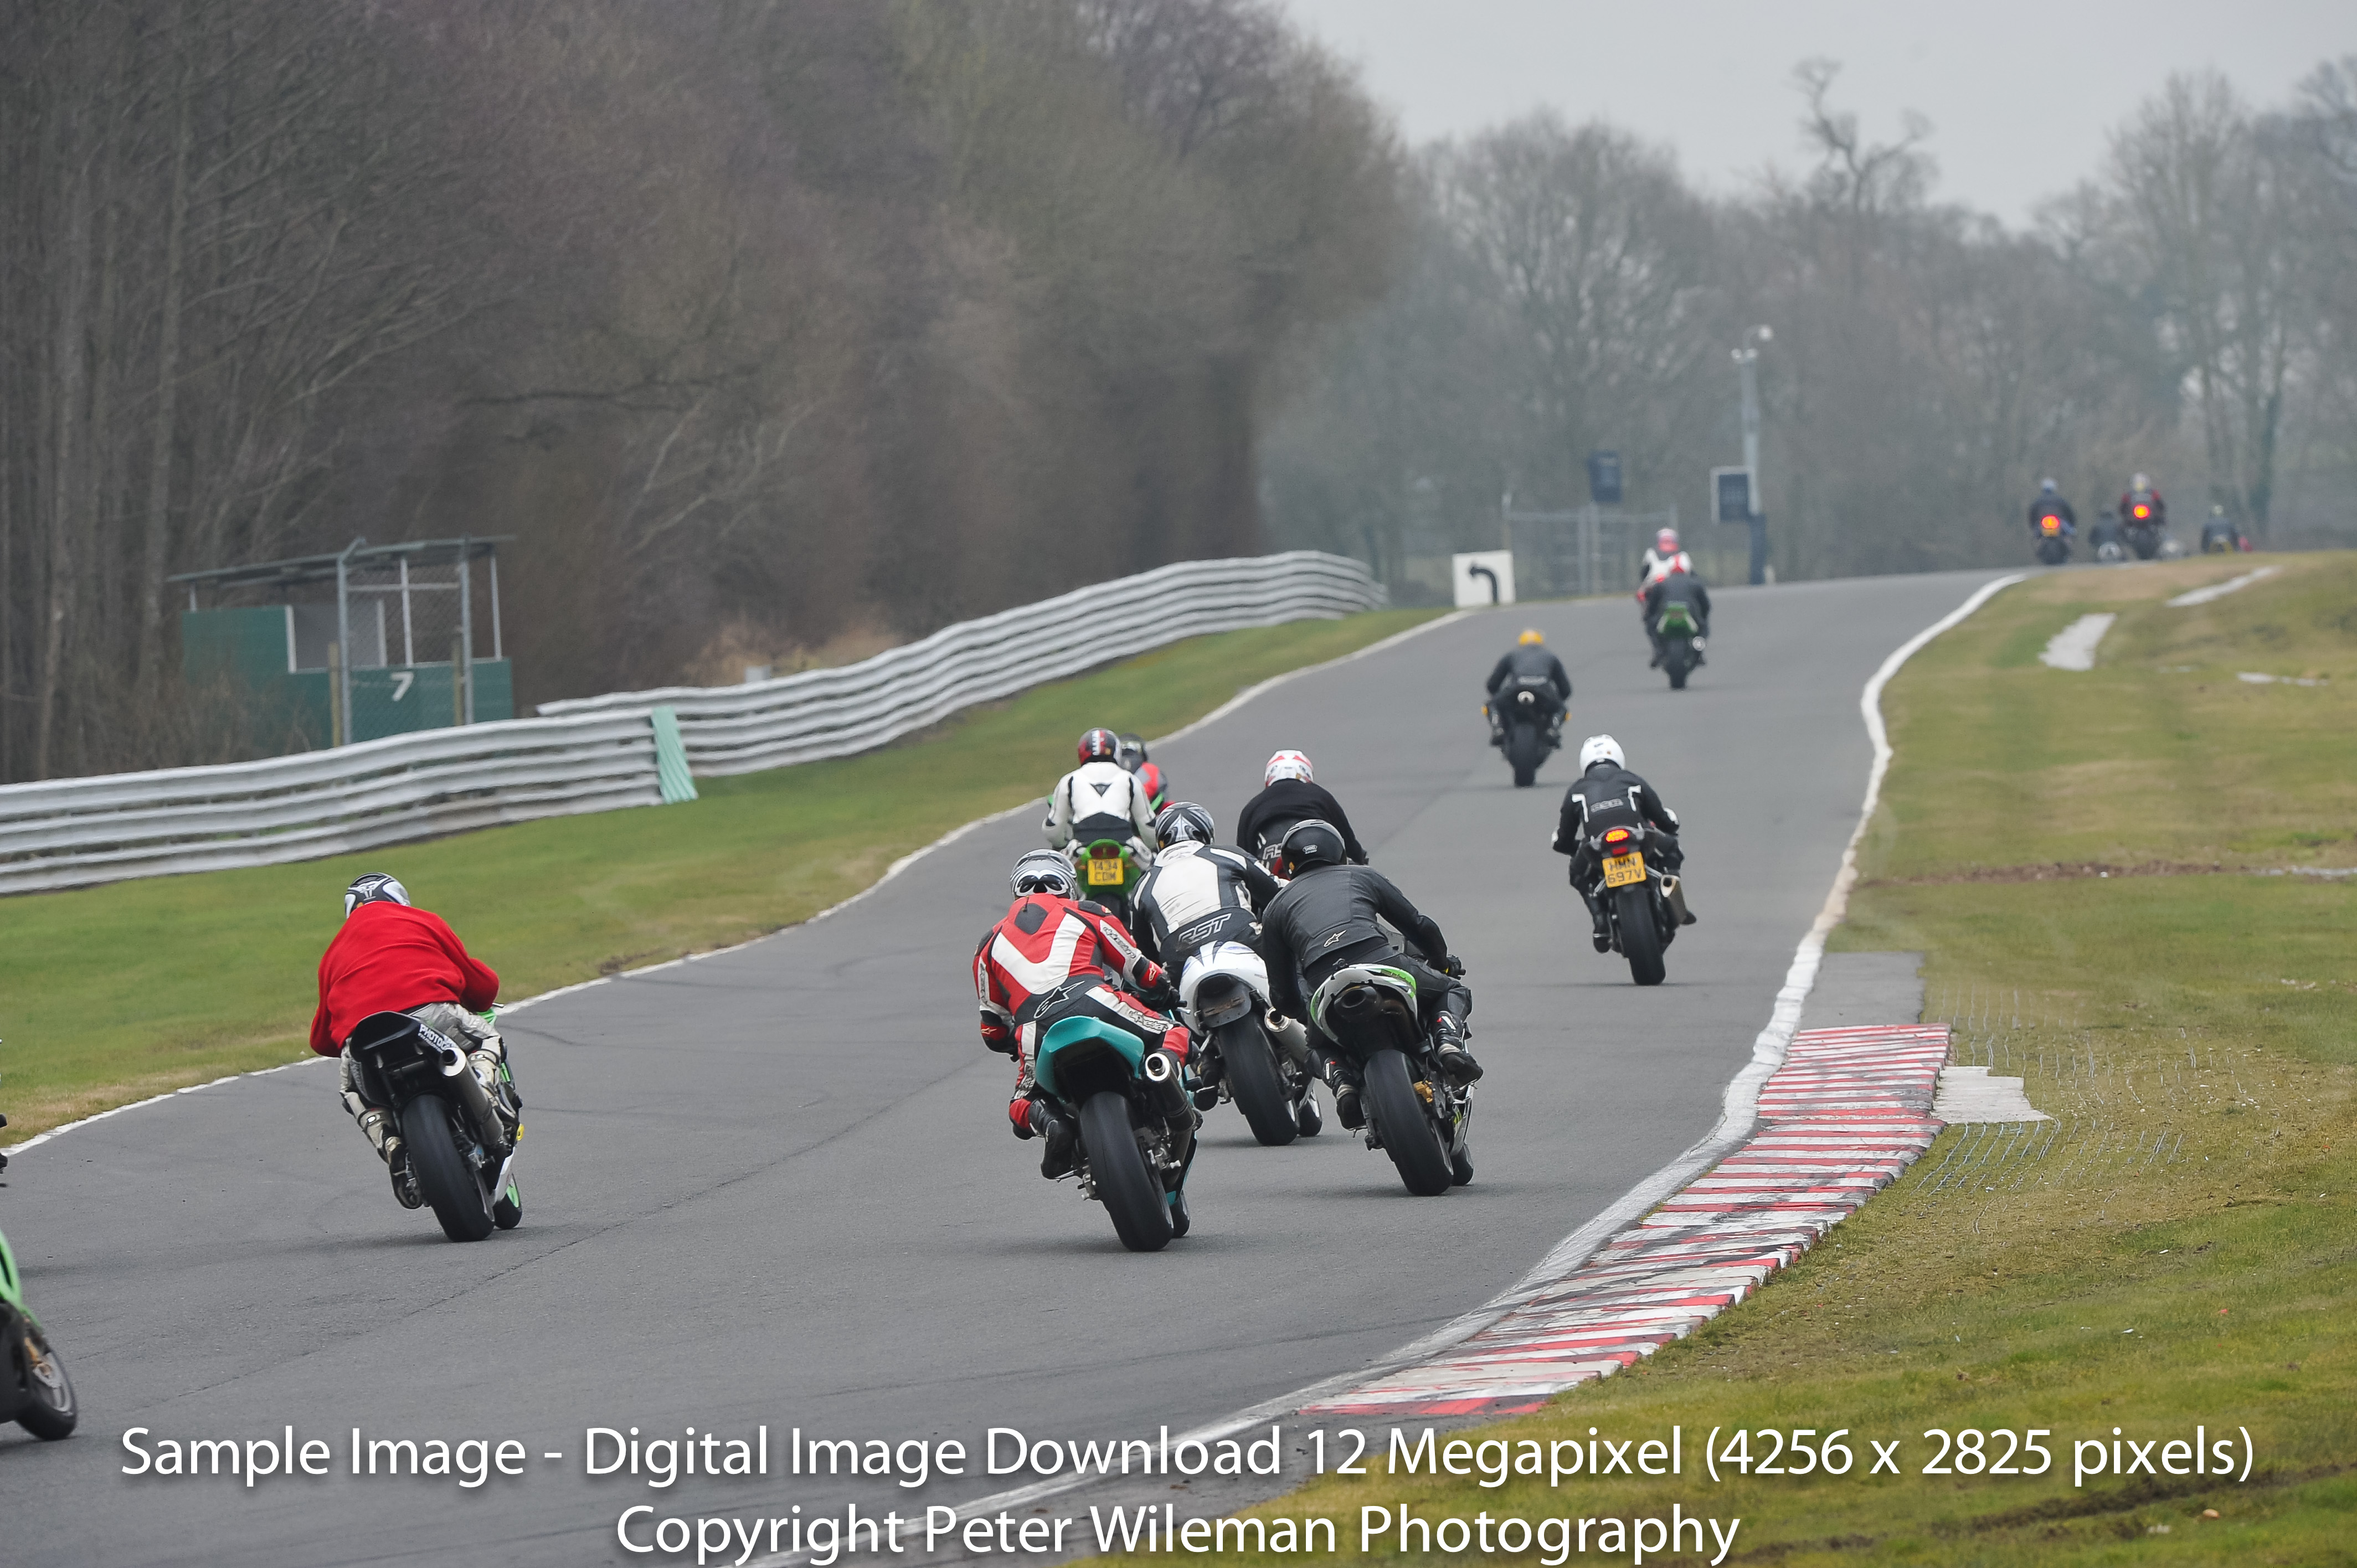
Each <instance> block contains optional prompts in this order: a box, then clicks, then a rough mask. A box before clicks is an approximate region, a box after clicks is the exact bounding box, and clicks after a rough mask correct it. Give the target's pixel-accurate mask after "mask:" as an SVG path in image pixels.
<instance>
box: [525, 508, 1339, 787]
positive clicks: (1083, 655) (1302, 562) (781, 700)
mask: <svg viewBox="0 0 2357 1568" xmlns="http://www.w3.org/2000/svg"><path fill="white" fill-rule="evenodd" d="M1381 603H1383V590H1382V589H1381V588H1379V587H1378V586H1376V585H1375V583H1374V581H1373V579H1372V577H1370V576H1369V575H1368V574H1367V569H1366V567H1364V566H1363V565H1361V564H1359V563H1358V562H1356V561H1352V560H1348V559H1346V558H1344V557H1342V556H1339V555H1325V554H1320V553H1318V552H1316V551H1309V550H1301V551H1295V552H1293V553H1288V554H1284V555H1264V556H1257V557H1251V558H1246V559H1242V560H1234V561H1184V562H1180V563H1179V564H1175V565H1170V566H1163V567H1158V568H1157V569H1156V570H1154V571H1151V572H1146V573H1142V574H1140V575H1137V576H1135V577H1124V578H1121V579H1119V580H1118V581H1116V582H1112V583H1103V584H1099V585H1096V586H1093V587H1088V588H1081V589H1077V590H1075V591H1074V592H1072V593H1069V594H1066V595H1063V596H1061V597H1060V598H1053V599H1048V600H1045V601H1043V602H1041V603H1039V604H1036V605H1025V606H1022V607H1018V608H1016V609H1011V610H1002V611H1000V612H999V613H998V614H996V615H994V616H985V617H984V618H982V619H980V620H970V621H961V622H960V623H958V624H957V625H955V626H952V627H944V628H942V630H940V631H937V632H935V633H933V635H932V636H931V637H928V638H926V639H923V640H922V641H920V642H912V643H909V644H908V645H907V646H906V647H902V648H895V649H891V650H888V651H886V652H883V653H879V654H877V656H876V657H875V658H873V659H867V660H861V661H860V662H859V663H857V664H846V665H845V666H843V667H841V668H840V669H834V670H812V671H804V672H803V673H802V674H799V675H788V676H784V677H782V678H780V679H779V680H775V681H761V682H753V683H750V684H747V685H743V686H716V687H715V686H673V687H666V688H663V689H662V690H660V691H652V692H622V693H615V694H614V695H611V696H605V697H584V698H580V699H577V700H575V701H570V702H562V703H542V704H541V707H540V711H541V712H542V713H543V714H551V715H555V714H588V713H601V712H606V711H609V710H612V709H616V708H626V707H640V708H643V707H647V706H651V704H653V703H668V704H670V705H671V706H672V707H673V709H675V710H677V712H678V714H679V728H680V738H681V740H682V741H683V743H684V744H685V746H686V747H687V761H688V766H689V767H690V768H693V769H694V771H695V772H696V773H698V774H700V775H702V776H704V777H706V778H713V777H717V776H719V775H723V774H728V773H749V772H752V771H754V770H756V769H758V768H781V767H784V766H786V765H787V764H789V763H794V762H812V761H816V760H817V759H818V758H820V757H842V756H845V755H847V754H849V753H852V752H856V751H866V750H867V749H868V748H869V747H871V746H881V745H883V744H884V743H885V742H886V741H888V740H891V739H894V738H895V737H897V736H903V735H907V734H909V732H910V731H912V730H920V729H922V728H924V727H925V726H926V725H931V724H937V723H939V722H940V721H941V720H942V719H943V718H946V717H948V716H949V715H950V714H953V713H956V712H957V711H958V710H959V709H961V708H964V707H970V706H972V705H973V704H974V703H986V702H990V701H992V700H993V699H995V698H998V697H1003V696H1006V695H1007V694H1009V693H1014V692H1019V691H1021V690H1023V689H1024V688H1025V687H1027V686H1034V685H1038V684H1039V682H1043V681H1053V680H1057V679H1060V678H1061V677H1063V676H1066V675H1074V674H1078V673H1079V672H1080V671H1083V670H1087V669H1090V668H1092V667H1093V666H1095V665H1099V664H1103V663H1104V662H1106V661H1107V660H1114V659H1122V658H1125V657H1127V656H1128V655H1130V654H1133V653H1138V652H1142V651H1144V650H1146V649H1149V648H1157V647H1159V646H1161V645H1162V644H1164V643H1167V642H1176V641H1178V640H1179V639H1181V638H1188V637H1196V636H1200V635H1201V634H1202V633H1204V632H1211V631H1233V630H1236V629H1238V628H1243V627H1249V626H1274V625H1276V624H1277V623H1279V622H1282V621H1289V620H1303V619H1308V618H1312V617H1337V616H1344V615H1349V614H1351V613H1352V612H1354V611H1358V610H1363V609H1370V608H1372V607H1374V606H1376V605H1379V604H1381Z"/></svg>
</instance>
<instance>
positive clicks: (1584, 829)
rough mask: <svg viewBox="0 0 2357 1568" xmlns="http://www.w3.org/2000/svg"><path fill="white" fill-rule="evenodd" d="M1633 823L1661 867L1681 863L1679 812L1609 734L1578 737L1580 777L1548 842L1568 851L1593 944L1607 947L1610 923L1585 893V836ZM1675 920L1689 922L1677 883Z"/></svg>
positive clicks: (1592, 871) (1591, 856)
mask: <svg viewBox="0 0 2357 1568" xmlns="http://www.w3.org/2000/svg"><path fill="white" fill-rule="evenodd" d="M1616 827H1628V828H1634V829H1637V830H1638V831H1640V832H1643V833H1644V835H1645V853H1646V854H1647V855H1649V856H1651V857H1652V858H1653V859H1655V860H1658V861H1659V862H1660V863H1661V864H1662V865H1663V868H1664V869H1666V870H1668V871H1671V872H1676V871H1678V870H1679V869H1680V868H1682V867H1683V866H1684V865H1685V858H1686V857H1685V852H1684V849H1683V848H1681V847H1680V845H1679V843H1678V814H1677V813H1676V812H1675V811H1672V810H1670V808H1669V805H1668V803H1667V802H1666V801H1664V800H1663V799H1662V794H1661V791H1660V790H1658V789H1654V788H1653V787H1652V785H1651V784H1648V783H1646V782H1645V781H1644V780H1643V779H1641V778H1639V777H1638V776H1637V775H1636V774H1634V773H1631V771H1630V770H1629V763H1628V758H1627V757H1626V756H1625V755H1623V753H1622V752H1621V750H1620V742H1619V741H1617V740H1614V739H1613V738H1612V737H1611V736H1609V735H1592V736H1588V737H1587V740H1585V741H1583V742H1581V743H1580V747H1579V777H1578V778H1577V779H1573V780H1572V784H1571V788H1570V789H1566V790H1565V791H1564V792H1563V813H1562V816H1561V818H1560V819H1559V820H1558V821H1557V822H1556V823H1555V843H1554V844H1553V846H1552V847H1553V848H1554V850H1555V854H1567V855H1569V856H1571V886H1572V891H1574V892H1575V893H1577V894H1578V895H1579V897H1580V901H1581V902H1583V903H1585V904H1586V905H1587V913H1588V918H1590V919H1591V920H1592V921H1593V922H1594V923H1595V927H1596V930H1595V938H1596V950H1597V951H1598V952H1609V951H1610V950H1612V936H1611V926H1610V924H1609V921H1608V920H1607V918H1606V916H1605V912H1604V907H1603V906H1602V905H1601V904H1599V903H1598V902H1597V901H1596V900H1595V898H1593V897H1590V896H1589V894H1588V891H1587V886H1588V884H1589V882H1591V881H1592V880H1593V879H1594V877H1595V875H1596V852H1595V851H1594V850H1593V849H1591V848H1590V847H1589V845H1588V840H1589V839H1591V838H1593V837H1594V836H1595V835H1596V834H1598V833H1599V832H1603V831H1604V830H1605V829H1607V828H1616ZM1673 907H1674V909H1675V911H1676V913H1677V916H1678V918H1679V921H1680V923H1681V924H1684V925H1689V926H1691V925H1693V924H1694V923H1695V918H1694V915H1693V914H1692V912H1691V911H1689V910H1688V909H1687V908H1686V907H1685V894H1684V887H1683V885H1682V886H1681V887H1680V889H1679V892H1678V896H1677V898H1676V900H1675V902H1674V906H1673Z"/></svg>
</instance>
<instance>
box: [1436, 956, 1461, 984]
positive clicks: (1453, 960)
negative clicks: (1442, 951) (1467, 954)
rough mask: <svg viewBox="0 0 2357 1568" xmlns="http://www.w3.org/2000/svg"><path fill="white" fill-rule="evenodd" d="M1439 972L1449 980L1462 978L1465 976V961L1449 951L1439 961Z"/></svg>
mask: <svg viewBox="0 0 2357 1568" xmlns="http://www.w3.org/2000/svg"><path fill="white" fill-rule="evenodd" d="M1440 972H1441V973H1443V974H1445V975H1447V976H1448V978H1449V979H1451V980H1462V979H1464V978H1465V961H1464V960H1463V959H1461V958H1458V956H1457V955H1456V954H1455V953H1450V954H1449V955H1448V957H1447V958H1445V959H1442V960H1441V961H1440Z"/></svg>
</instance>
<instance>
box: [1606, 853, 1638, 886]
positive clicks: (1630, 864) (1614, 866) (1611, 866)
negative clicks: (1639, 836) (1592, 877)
mask: <svg viewBox="0 0 2357 1568" xmlns="http://www.w3.org/2000/svg"><path fill="white" fill-rule="evenodd" d="M1644 880H1645V857H1644V855H1643V854H1640V853H1639V852H1638V851H1635V850H1631V851H1630V852H1629V853H1628V854H1616V855H1614V856H1612V858H1611V859H1609V860H1608V861H1606V862H1605V863H1604V886H1607V887H1627V886H1631V884H1634V883H1639V882H1642V881H1644Z"/></svg>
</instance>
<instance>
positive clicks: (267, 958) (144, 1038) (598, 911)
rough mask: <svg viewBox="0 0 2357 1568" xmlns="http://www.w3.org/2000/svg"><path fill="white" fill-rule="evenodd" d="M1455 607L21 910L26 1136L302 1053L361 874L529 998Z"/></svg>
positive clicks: (829, 879) (791, 909) (715, 928)
mask: <svg viewBox="0 0 2357 1568" xmlns="http://www.w3.org/2000/svg"><path fill="white" fill-rule="evenodd" d="M1437 613H1439V612H1437V611H1425V610H1392V611H1379V612H1376V613H1373V614H1369V615H1360V616H1353V617H1351V618H1348V619H1346V620H1340V621H1300V622H1296V623H1294V624H1292V625H1288V626H1281V627H1271V628H1263V629H1258V630H1252V631H1239V632H1230V633H1226V634H1223V635H1220V636H1215V637H1203V638H1196V639H1190V640H1189V641H1186V642H1180V643H1175V644H1172V645H1171V646H1170V647H1168V648H1164V649H1160V650H1157V651H1155V652H1152V653H1149V654H1146V655H1144V656H1142V657H1140V658H1137V659H1133V660H1127V661H1125V662H1123V663H1120V664H1117V665H1113V666H1110V667H1108V668H1106V669H1103V670H1100V671H1094V672H1092V673H1091V674H1088V675H1084V676H1082V677H1079V678H1077V679H1074V680H1071V681H1061V682H1056V683H1054V684H1052V685H1048V686H1042V687H1039V688H1038V689H1037V690H1034V691H1031V692H1028V693H1024V694H1023V695H1021V696H1019V697H1017V698H1015V699H1013V700H1012V701H1010V702H1006V703H999V704H996V705H993V706H991V707H987V708H983V709H977V710H975V711H974V712H972V713H970V714H964V715H962V716H960V717H959V718H956V719H953V720H952V721H950V722H949V723H947V724H945V725H940V726H937V727H936V728H934V729H933V730H931V731H929V732H927V733H926V734H924V735H922V736H914V737H911V738H909V739H908V740H905V741H903V742H901V743H900V744H899V745H897V746H892V747H890V748H888V749H887V750H884V751H877V752H869V753H866V754H865V755H863V756H859V757H845V758H842V759H839V760H836V761H832V762H815V763H809V764H806V765H804V766H802V767H800V768H780V769H778V770H775V771H772V772H768V773H757V774H748V775H746V776H743V777H740V778H736V779H712V780H707V781H705V782H704V783H703V784H702V785H701V786H700V789H701V790H702V793H703V799H702V800H697V801H694V803H692V804H687V805H681V806H666V807H662V808H655V809H648V810H641V811H611V812H607V813H604V814H602V815H598V816H592V817H572V818H563V819H558V820H555V821H550V822H530V823H525V824H522V825H520V826H516V827H509V828H495V829H490V830H487V831H485V832H475V833H468V834H463V835H461V836H458V837H455V838H448V839H443V840H440V841H437V842H435V843H420V844H407V845H401V846H396V847H393V848H390V849H384V850H376V851H371V852H370V853H368V854H361V855H346V856H339V857H338V858H335V859H330V860H318V861H310V862H307V863H305V864H302V865H283V866H270V867H265V868H263V869H259V870H253V871H221V872H210V873H206V874H204V875H193V876H171V877H159V878H156V879H155V880H152V881H144V882H125V883H118V884H116V885H114V886H107V887H93V888H86V889H82V890H80V891H76V892H70V893H50V894H36V895H28V896H25V897H15V898H6V899H0V1036H5V1044H0V1084H5V1091H6V1092H5V1109H6V1111H7V1113H8V1116H9V1122H10V1125H9V1129H8V1134H9V1136H10V1137H11V1138H16V1139H21V1138H24V1137H27V1136H30V1135H32V1134H33V1133H39V1132H42V1131H44V1130H46V1129H48V1128H49V1127H53V1126H56V1125H58V1124H59V1123H60V1122H68V1121H71V1120H73V1119H75V1118H77V1117H81V1116H87V1115H90V1114H91V1113H92V1112H98V1111H102V1110H105V1109H106V1108H108V1107H109V1106H113V1105H121V1104H125V1103H127V1102H129V1101H134V1100H138V1099H142V1098H145V1096H148V1095H152V1094H159V1093H162V1092H164V1091H166V1090H171V1089H177V1088H179V1087H181V1086H183V1085H186V1084H190V1083H200V1082H203V1081H205V1080H207V1079H214V1078H219V1077H221V1076H222V1075H224V1074H227V1073H232V1072H241V1071H245V1070H249V1069H254V1068H261V1067H268V1066H271V1065H273V1064H274V1063H277V1062H283V1061H286V1060H288V1059H290V1058H293V1057H296V1056H298V1055H300V1053H301V1051H302V1049H303V1036H304V1032H305V1031H306V1030H307V1028H308V1026H309V1024H310V1017H311V1010H312V1007H313V1004H315V1003H316V1002H317V984H318V983H317V965H318V959H319V953H320V950H322V949H323V948H324V947H325V946H326V945H327V942H328V938H330V937H331V936H333V935H334V934H335V929H336V924H337V920H338V918H339V915H340V914H341V909H340V907H339V903H338V897H339V893H340V891H341V889H342V888H343V886H344V885H345V884H346V883H348V882H350V880H351V878H352V877H354V876H355V875H359V874H360V873H361V871H364V870H374V869H382V870H387V871H392V872H394V873H396V874H397V875H400V877H401V878H402V880H403V881H404V883H406V884H407V885H408V886H409V889H410V891H411V893H412V894H413V895H414V897H416V898H417V900H418V901H419V902H420V903H421V904H424V905H425V906H426V907H428V908H433V909H435V910H436V911H437V912H439V913H441V914H442V915H444V916H446V917H447V918H448V919H449V920H450V921H451V923H452V924H453V925H454V926H456V927H457V929H458V931H459V932H460V933H461V934H462V935H463V936H464V937H465V938H466V940H467V944H468V948H469V949H470V950H472V951H474V952H475V953H477V954H478V955H479V956H480V957H481V958H482V959H483V960H484V961H486V962H488V963H490V965H492V966H493V967H494V968H496V969H497V970H498V971H499V972H500V980H501V983H502V989H503V991H504V993H505V994H507V995H509V996H511V997H516V996H526V995H530V994H532V993H535V992H540V991H545V990H548V989H550V988H552V987H554V986H559V985H565V984H570V983H573V982H576V981H580V980H587V979H589V978H591V977H593V976H595V975H597V974H600V973H610V972H614V971H616V970H619V969H626V968H636V967H639V966H640V965H643V964H650V963H658V962H661V961H663V960H665V959H670V958H676V957H678V956H679V955H681V954H683V953H689V952H698V951H704V950H709V949H712V948H716V947H725V946H726V945H728V944H730V943H732V942H739V941H743V940H747V939H748V938H751V937H756V936H759V935H760V934H762V933H763V932H765V931H773V930H777V929H780V928H781V927H784V926H790V925H792V924H794V923H795V922H797V921H800V920H804V919H808V918H810V917H811V916H812V915H813V914H814V913H816V912H817V911H818V910H820V909H823V908H826V907H827V906H829V905H831V904H834V903H836V902H838V901H840V900H841V899H844V898H846V897H850V896H851V895H852V894H854V893H856V892H857V891H858V890H859V889H860V888H862V887H865V886H867V885H868V884H870V883H872V882H873V881H874V880H875V879H876V878H877V875H881V873H882V872H883V870H884V868H885V867H886V866H888V865H890V864H891V863H892V862H893V861H894V860H896V859H898V858H899V857H900V856H901V855H903V854H908V853H909V851H911V850H913V849H916V848H919V847H920V846H921V845H923V844H925V843H930V842H931V841H932V840H933V839H935V838H938V837H939V836H940V835H941V834H942V833H944V832H948V831H949V830H950V829H951V828H953V827H955V826H957V825H958V824H959V823H960V822H967V821H970V820H972V819H973V818H974V817H978V816H981V815H983V814H985V813H986V812H990V811H999V810H1002V809H1004V808H1006V807H1009V806H1013V805H1017V804H1018V803H1020V802H1021V801H1023V800H1028V799H1030V798H1032V797H1035V796H1038V795H1040V794H1042V793H1044V792H1045V791H1046V789H1047V787H1048V786H1049V784H1051V783H1052V782H1054V780H1055V779H1056V778H1057V776H1058V775H1059V774H1060V773H1062V772H1063V771H1064V770H1066V769H1067V768H1071V745H1072V737H1073V736H1076V735H1078V734H1080V733H1081V731H1082V730H1083V729H1086V728H1087V727H1089V726H1090V725H1114V726H1115V727H1118V728H1121V729H1125V730H1135V731H1136V732H1138V733H1140V734H1144V735H1148V736H1154V735H1161V734H1165V733H1168V731H1170V730H1173V729H1176V728H1178V727H1179V725H1184V724H1187V723H1189V721H1191V720H1193V719H1196V718H1199V717H1200V716H1201V715H1202V714H1206V713H1208V712H1210V711H1211V709H1212V708H1214V707H1217V706H1218V705H1219V704H1220V703H1223V702H1225V701H1227V700H1228V699H1229V698H1230V697H1232V696H1233V695H1234V694H1235V693H1237V692H1239V691H1241V690H1242V689H1243V688H1244V687H1246V686H1249V685H1252V684H1254V682H1260V681H1264V680H1266V679H1268V678H1269V677H1270V676H1272V675H1276V674H1281V673H1283V672H1284V671H1288V670H1296V669H1299V668H1301V667H1303V666H1305V665H1308V664H1315V663H1318V662H1319V661H1321V660H1328V659H1333V658H1337V657H1340V655H1342V654H1346V653H1349V652H1351V651H1353V650H1356V649H1360V648H1363V647H1365V646H1366V645H1367V644H1369V643H1372V642H1374V641H1376V640H1378V639H1382V638H1384V637H1388V636H1391V635H1393V634H1394V633H1395V632H1399V631H1403V630H1405V629H1406V628H1409V627H1411V626H1414V625H1416V624H1417V623H1419V622H1421V621H1425V620H1427V619H1430V618H1432V617H1433V616H1434V615H1436V614H1437ZM1179 782H1181V783H1182V784H1183V783H1184V782H1185V780H1184V779H1181V780H1179Z"/></svg>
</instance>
